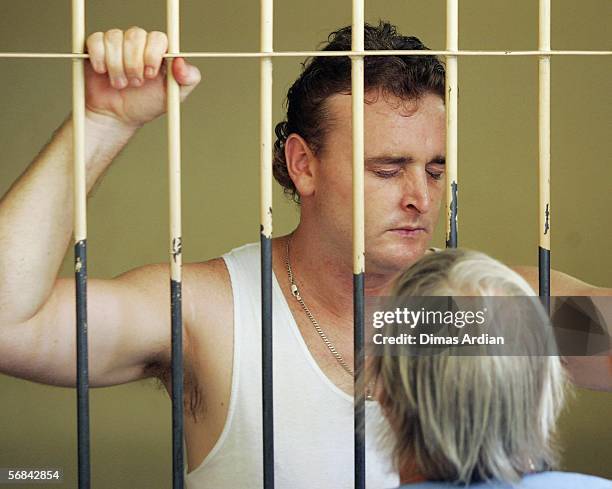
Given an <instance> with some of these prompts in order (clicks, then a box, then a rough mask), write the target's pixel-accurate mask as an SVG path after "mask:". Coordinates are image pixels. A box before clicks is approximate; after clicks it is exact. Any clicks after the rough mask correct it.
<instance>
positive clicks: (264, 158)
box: [260, 0, 274, 489]
mask: <svg viewBox="0 0 612 489" xmlns="http://www.w3.org/2000/svg"><path fill="white" fill-rule="evenodd" d="M273 7H274V3H273V0H261V32H260V35H261V51H262V52H264V53H271V52H273V49H274V47H273V38H274V15H273ZM260 76H261V80H260V91H261V92H260V138H261V141H260V151H261V153H260V165H261V169H260V191H261V201H260V206H261V207H260V219H261V228H260V234H261V235H260V240H261V250H260V252H261V341H262V344H261V355H262V372H261V375H262V413H263V420H262V421H263V484H264V488H265V489H274V388H273V387H274V382H273V374H272V368H273V342H272V57H270V56H265V57H262V58H261V60H260Z"/></svg>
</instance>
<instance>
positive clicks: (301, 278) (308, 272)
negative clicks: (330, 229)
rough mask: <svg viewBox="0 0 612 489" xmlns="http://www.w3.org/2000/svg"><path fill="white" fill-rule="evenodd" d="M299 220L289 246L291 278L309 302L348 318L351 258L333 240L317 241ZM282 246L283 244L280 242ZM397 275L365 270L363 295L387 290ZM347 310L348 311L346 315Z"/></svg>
mask: <svg viewBox="0 0 612 489" xmlns="http://www.w3.org/2000/svg"><path fill="white" fill-rule="evenodd" d="M317 237H318V235H316V234H312V233H310V232H309V231H308V230H307V229H305V225H304V224H303V223H300V225H299V226H298V227H297V228H296V230H295V231H294V232H293V234H292V235H291V236H290V237H287V238H285V239H291V241H290V245H289V260H290V264H291V268H292V270H293V274H294V281H295V282H296V283H297V284H298V287H299V288H300V293H302V295H303V296H305V297H308V302H309V303H311V304H312V303H316V304H317V306H318V307H319V308H321V307H322V308H325V310H326V311H327V312H329V313H330V314H333V315H336V316H338V317H339V318H344V319H345V320H346V318H350V317H352V310H353V258H352V254H351V253H350V251H349V252H347V251H346V250H342V249H338V248H336V247H335V246H334V244H333V243H327V242H325V241H324V240H318V239H317ZM283 246H285V243H284V242H283ZM396 277H397V274H394V275H391V274H382V273H373V272H370V271H367V273H366V276H365V281H364V282H365V285H364V287H365V295H366V296H378V295H384V294H387V293H389V291H390V288H391V286H392V284H393V281H394V279H395V278H396ZM348 312H351V314H348Z"/></svg>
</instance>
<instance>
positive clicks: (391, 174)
mask: <svg viewBox="0 0 612 489" xmlns="http://www.w3.org/2000/svg"><path fill="white" fill-rule="evenodd" d="M373 172H374V174H375V175H376V176H378V177H380V178H393V177H395V176H397V175H399V173H400V170H394V171H382V170H373Z"/></svg>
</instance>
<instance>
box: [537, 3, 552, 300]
mask: <svg viewBox="0 0 612 489" xmlns="http://www.w3.org/2000/svg"><path fill="white" fill-rule="evenodd" d="M550 10H551V9H550V0H540V15H539V18H540V22H539V24H540V29H539V42H538V49H539V50H540V51H550ZM538 63H539V97H538V98H539V103H538V106H539V110H538V116H539V124H538V132H539V170H538V172H539V201H540V202H539V233H540V236H539V247H538V270H539V289H540V290H539V295H540V297H541V298H542V299H543V304H544V305H545V307H546V309H547V310H549V309H550V55H545V56H540V57H539V61H538Z"/></svg>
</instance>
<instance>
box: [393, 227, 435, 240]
mask: <svg viewBox="0 0 612 489" xmlns="http://www.w3.org/2000/svg"><path fill="white" fill-rule="evenodd" d="M390 231H391V232H393V233H394V234H397V235H398V236H402V237H407V238H412V237H417V236H421V235H423V234H425V233H427V229H425V228H424V227H412V226H406V227H401V228H395V229H391V230H390Z"/></svg>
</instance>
